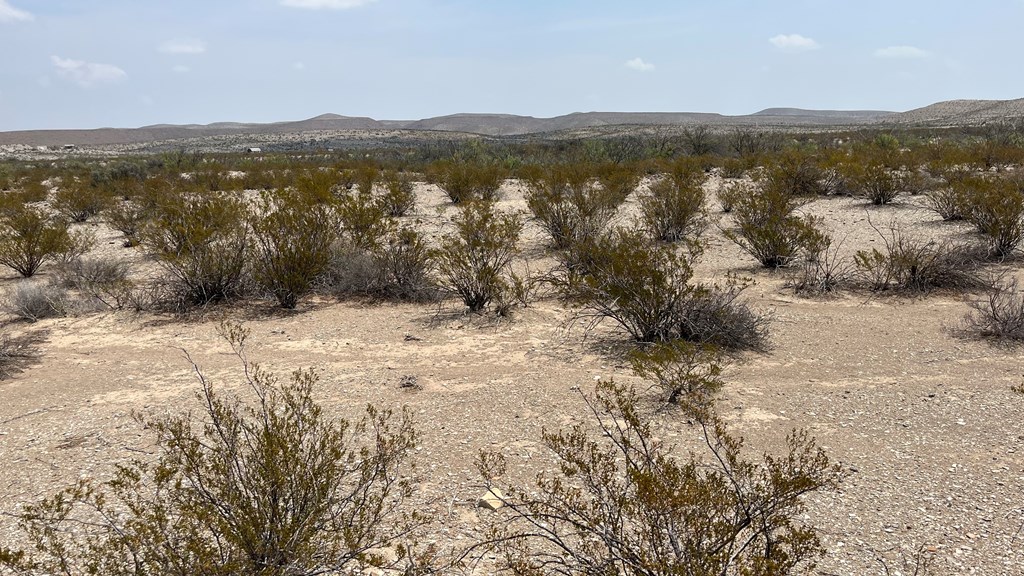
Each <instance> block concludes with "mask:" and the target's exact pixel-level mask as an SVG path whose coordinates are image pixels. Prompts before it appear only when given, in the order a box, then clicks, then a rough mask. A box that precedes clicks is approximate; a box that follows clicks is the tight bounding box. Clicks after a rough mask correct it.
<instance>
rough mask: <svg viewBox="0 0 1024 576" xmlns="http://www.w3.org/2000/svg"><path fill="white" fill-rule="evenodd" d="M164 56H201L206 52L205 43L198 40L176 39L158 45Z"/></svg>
mask: <svg viewBox="0 0 1024 576" xmlns="http://www.w3.org/2000/svg"><path fill="white" fill-rule="evenodd" d="M159 50H160V51H161V52H163V53H164V54H202V53H203V52H206V42H203V41H202V40H199V39H198V38H176V39H174V40H168V41H167V42H164V43H163V44H161V45H160V48H159Z"/></svg>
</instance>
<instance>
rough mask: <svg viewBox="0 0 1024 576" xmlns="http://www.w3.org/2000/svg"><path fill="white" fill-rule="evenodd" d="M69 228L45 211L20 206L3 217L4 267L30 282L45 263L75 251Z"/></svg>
mask: <svg viewBox="0 0 1024 576" xmlns="http://www.w3.org/2000/svg"><path fill="white" fill-rule="evenodd" d="M75 244H76V239H75V238H74V237H73V236H72V235H71V234H70V233H69V232H68V225H67V223H66V222H64V221H63V220H57V219H55V218H52V217H51V216H49V215H47V214H46V213H44V212H43V211H42V210H40V209H38V208H35V207H32V206H27V205H25V204H19V205H17V206H13V207H9V208H8V209H6V210H5V213H4V214H3V215H2V216H0V264H2V265H4V266H8V267H10V268H13V269H14V270H15V271H16V272H17V273H18V274H21V275H22V276H24V277H26V278H28V277H29V276H32V275H33V274H35V273H36V271H37V270H39V267H40V266H42V265H43V263H45V262H47V261H50V260H54V259H57V258H60V257H61V255H62V254H65V253H67V252H69V251H71V250H73V249H74V248H75Z"/></svg>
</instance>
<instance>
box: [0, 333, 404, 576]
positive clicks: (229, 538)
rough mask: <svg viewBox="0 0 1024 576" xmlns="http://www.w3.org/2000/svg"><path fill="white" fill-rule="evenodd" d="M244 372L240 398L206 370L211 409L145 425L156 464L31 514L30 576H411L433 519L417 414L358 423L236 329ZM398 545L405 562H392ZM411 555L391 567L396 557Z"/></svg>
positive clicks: (121, 471)
mask: <svg viewBox="0 0 1024 576" xmlns="http://www.w3.org/2000/svg"><path fill="white" fill-rule="evenodd" d="M226 333H227V334H228V338H229V339H230V341H231V344H232V347H233V348H234V351H235V354H236V355H237V356H238V357H239V359H240V360H241V362H242V364H243V369H242V377H241V388H240V389H241V390H242V391H243V393H244V394H245V395H247V396H248V397H247V398H246V397H240V396H234V395H226V394H224V393H222V392H220V391H219V390H218V388H217V387H215V386H214V384H213V383H211V382H210V380H208V379H207V378H206V376H204V375H203V373H202V372H201V371H200V369H199V367H198V366H196V365H194V364H193V368H194V369H195V371H196V373H197V374H198V376H199V381H200V385H201V391H200V392H199V393H198V394H197V398H196V400H197V402H198V404H197V406H198V414H192V413H183V414H179V415H170V416H163V417H147V416H140V417H139V420H140V421H141V424H142V425H143V426H144V427H145V429H146V430H149V431H150V433H151V434H152V435H153V439H154V441H155V452H156V455H155V462H153V463H152V464H148V463H144V462H140V461H137V460H133V461H128V462H125V463H123V464H119V465H117V466H116V468H115V469H114V472H113V477H112V478H111V479H110V480H106V481H98V480H93V479H81V480H79V481H78V482H77V483H75V484H73V485H71V486H69V487H68V488H65V489H63V490H61V491H60V492H58V493H57V494H55V495H54V496H51V497H48V498H45V499H43V500H41V501H40V502H38V503H35V504H31V505H28V506H26V507H25V508H24V509H22V510H21V511H20V512H18V518H19V525H20V529H21V531H22V533H23V534H24V536H25V538H26V539H27V541H28V542H30V543H31V544H32V546H31V548H29V549H28V550H9V549H3V550H0V566H6V567H7V568H8V569H11V570H13V571H14V572H15V573H18V574H30V575H42V574H107V575H129V574H132V575H136V576H147V575H153V576H155V575H163V574H222V575H227V574H260V575H266V576H286V575H293V574H328V573H330V574H354V573H364V572H363V571H364V570H367V569H369V568H371V567H376V568H394V569H397V570H399V571H401V570H403V569H408V570H410V571H409V572H406V573H410V574H412V573H424V572H419V571H413V567H412V566H413V564H414V563H415V562H418V560H419V559H420V558H422V556H418V555H417V554H415V553H413V551H412V550H411V549H409V548H408V547H407V546H406V545H405V539H406V537H407V536H408V534H409V532H410V531H411V530H412V529H414V528H416V527H417V526H418V525H420V524H421V523H422V522H423V520H422V518H421V517H420V516H419V515H416V514H414V513H409V512H408V511H406V510H405V509H404V508H403V506H404V505H405V502H406V500H407V499H408V498H409V496H410V495H411V493H412V488H411V486H410V484H409V481H408V480H406V479H405V478H404V475H405V469H406V466H407V462H408V459H409V456H410V455H411V452H412V450H413V448H414V446H415V444H416V434H415V432H414V430H413V426H412V422H411V418H410V416H409V414H408V413H407V412H403V413H402V414H401V415H395V414H393V413H392V412H391V411H390V410H385V411H380V410H377V409H375V408H373V407H372V406H370V407H367V409H366V414H365V416H363V417H362V418H361V419H359V420H358V421H355V422H350V421H348V420H343V419H338V418H334V417H330V416H328V415H327V414H325V413H324V411H323V409H322V408H321V407H320V405H318V404H317V403H316V402H315V401H314V400H313V395H314V393H315V389H316V386H317V383H318V378H317V375H316V373H315V372H313V371H312V370H299V371H297V372H295V373H294V374H293V375H292V377H291V379H290V380H289V381H287V382H279V381H278V380H277V378H276V377H275V376H274V375H273V374H270V373H268V372H266V371H265V370H263V369H261V368H260V367H259V366H258V365H255V364H252V363H249V362H247V361H246V360H245V352H244V348H243V346H244V342H245V337H246V335H247V331H244V330H243V329H241V328H238V327H234V328H228V329H227V330H226ZM389 550H393V553H389V552H388V551H389ZM389 556H390V557H397V558H398V560H395V561H389V560H386V558H387V557H389Z"/></svg>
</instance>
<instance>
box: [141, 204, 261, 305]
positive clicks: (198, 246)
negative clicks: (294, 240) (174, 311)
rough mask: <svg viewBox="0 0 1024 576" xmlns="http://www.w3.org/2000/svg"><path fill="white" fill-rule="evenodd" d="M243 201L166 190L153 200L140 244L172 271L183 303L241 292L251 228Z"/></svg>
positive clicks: (208, 300)
mask: <svg viewBox="0 0 1024 576" xmlns="http://www.w3.org/2000/svg"><path fill="white" fill-rule="evenodd" d="M248 219H249V213H248V209H247V208H246V206H245V204H244V203H243V202H242V201H241V200H240V199H239V198H237V197H235V196H232V195H230V194H229V193H216V192H206V193H202V194H193V193H187V192H186V193H174V192H170V193H167V194H165V195H163V196H161V197H160V198H157V199H155V200H154V211H153V217H152V218H151V219H150V220H149V222H148V224H147V226H146V228H145V229H144V230H143V233H142V243H143V244H144V245H145V247H146V248H147V249H148V250H150V251H151V252H152V253H153V254H154V255H155V256H156V258H157V260H158V262H159V263H160V264H161V265H162V266H163V268H164V269H165V270H166V271H167V272H168V274H169V275H170V277H171V279H172V283H173V285H174V287H173V289H174V291H175V292H176V295H175V297H176V298H178V299H179V300H180V301H181V302H182V303H183V304H192V305H203V304H208V303H211V302H217V301H221V300H225V299H228V298H232V297H235V296H238V295H240V294H241V293H242V292H243V291H244V288H245V283H246V280H247V276H246V272H247V268H246V265H247V263H248V262H247V258H246V256H247V255H248V251H249V236H250V229H249V225H248Z"/></svg>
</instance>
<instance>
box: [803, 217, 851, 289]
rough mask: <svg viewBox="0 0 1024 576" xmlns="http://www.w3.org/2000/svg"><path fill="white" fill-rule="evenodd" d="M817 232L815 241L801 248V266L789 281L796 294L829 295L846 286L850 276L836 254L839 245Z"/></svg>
mask: <svg viewBox="0 0 1024 576" xmlns="http://www.w3.org/2000/svg"><path fill="white" fill-rule="evenodd" d="M819 230H820V234H819V235H818V236H817V238H816V239H815V241H814V242H811V243H809V244H808V245H807V246H806V247H805V248H804V256H803V262H802V266H801V268H800V270H799V271H798V272H797V273H796V274H795V275H794V277H793V278H792V280H790V285H791V286H792V287H793V289H794V290H795V291H796V292H797V293H798V294H800V293H802V294H832V293H834V292H836V291H838V290H839V289H840V288H841V287H842V286H843V285H844V284H846V283H848V282H849V280H850V277H851V274H852V268H853V267H852V265H851V264H850V263H849V262H848V261H847V260H845V259H843V258H841V257H840V255H839V251H840V248H841V247H842V242H841V241H840V242H836V241H835V239H834V238H833V237H832V235H831V234H830V233H829V232H827V231H825V230H824V229H819Z"/></svg>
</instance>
